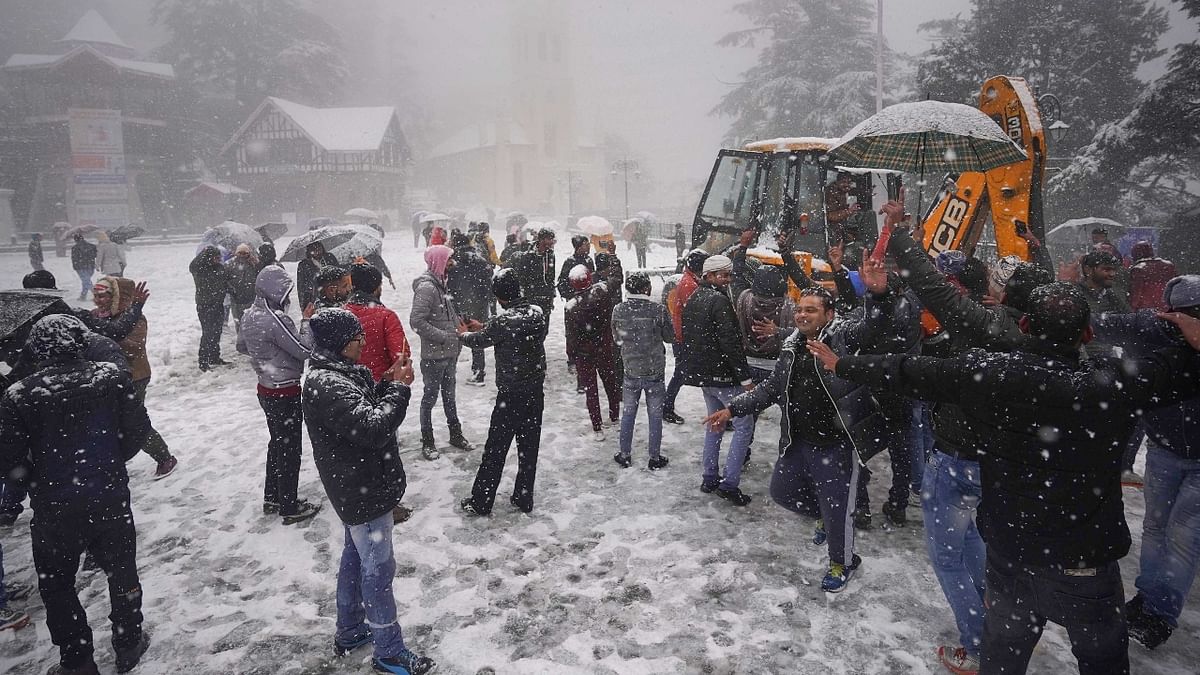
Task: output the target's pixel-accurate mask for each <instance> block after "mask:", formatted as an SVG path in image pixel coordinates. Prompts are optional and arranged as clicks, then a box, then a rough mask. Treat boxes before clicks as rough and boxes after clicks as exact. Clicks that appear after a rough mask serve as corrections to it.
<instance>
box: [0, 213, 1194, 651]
mask: <svg viewBox="0 0 1200 675" xmlns="http://www.w3.org/2000/svg"><path fill="white" fill-rule="evenodd" d="M406 239H408V237H407V236H393V237H388V238H387V239H386V240H385V258H386V260H387V262H388V263H389V265H390V266H391V269H392V271H393V273H394V274H395V276H396V279H395V280H396V286H397V288H398V290H391V289H390V288H389V287H387V286H386V285H385V288H384V294H383V299H384V301H385V302H386V303H387V304H388V305H389V306H391V307H392V308H394V309H396V310H397V312H398V313H399V315H400V317H401V320H402V321H403V323H404V324H405V326H406V328H407V326H408V309H409V303H410V300H411V296H412V292H411V281H412V279H413V278H414V277H415V276H416V275H417V274H418V273H420V272H421V271H422V265H421V263H420V256H419V254H418V252H416V251H415V250H414V249H412V248H409V247H408V245H407V241H402V240H406ZM621 248H622V249H624V248H625V247H624V245H622V246H621ZM47 249H48V255H49V256H51V257H49V258H48V261H47V263H48V268H49V269H50V270H51V271H52V272H54V274H55V275H56V276H57V277H58V279H59V283H60V286H61V287H63V288H66V289H68V291H69V292H68V294H67V296H68V298H71V299H72V302H74V300H73V298H75V297H76V296H77V295H78V290H79V289H78V279H77V278H76V277H75V276H74V274H73V273H72V272H71V270H70V263H69V259H67V258H54V257H52V256H53V252H52V248H51V247H49V246H48V247H47ZM281 250H282V248H281ZM191 253H192V247H191V246H189V245H176V246H169V247H157V246H153V247H151V246H143V247H135V248H133V249H132V250H131V251H130V253H129V268H128V273H129V275H130V276H131V277H133V278H135V279H145V280H148V281H149V283H150V288H151V292H152V297H151V299H150V302H149V304H148V306H147V312H146V313H147V316H148V318H149V321H150V342H149V353H150V359H151V364H152V366H153V368H154V379H153V381H152V383H151V385H150V389H149V393H148V396H147V405H148V408H149V410H150V414H151V418H152V419H153V421H154V424H155V426H156V427H157V428H158V430H159V431H160V432H161V433H162V435H163V437H164V438H165V439H166V440H167V442H168V443H169V444H170V446H171V451H172V452H173V453H174V454H175V455H177V456H178V458H179V461H180V466H179V469H178V470H177V472H176V473H175V474H174V475H172V476H170V477H168V478H167V479H165V480H163V481H159V482H152V481H151V480H150V476H151V474H152V472H153V469H154V466H153V462H151V461H150V459H149V458H148V457H145V456H139V457H137V458H135V459H134V460H133V461H132V462H131V467H130V471H131V480H130V482H131V485H130V487H131V490H132V492H133V495H134V505H133V508H134V514H135V518H136V521H137V528H138V558H139V564H140V571H141V575H142V582H143V586H144V590H145V606H144V612H145V616H146V626H147V628H148V630H149V631H150V633H151V634H152V636H153V644H152V645H151V647H150V651H149V652H148V653H147V654H146V656H145V657H144V659H143V662H142V665H141V666H139V668H138V669H137V670H136V671H135V672H136V673H141V674H143V675H150V674H153V673H164V674H165V673H260V674H264V675H265V674H268V673H311V674H316V673H361V672H366V671H367V670H368V669H369V665H368V664H367V662H366V659H367V658H368V657H369V654H370V649H367V648H364V649H361V650H359V651H357V652H355V653H354V654H353V655H351V656H350V657H347V658H344V659H341V660H334V659H333V658H332V656H331V652H330V644H331V640H332V635H333V629H334V615H335V608H334V586H335V574H336V570H337V558H338V555H339V553H340V550H341V541H342V532H341V526H340V524H339V523H338V522H337V519H336V517H335V515H334V513H333V511H332V509H331V508H329V506H328V505H327V504H326V506H325V508H324V509H323V511H322V512H321V514H320V515H319V516H318V517H317V518H316V519H315V520H313V521H310V522H308V523H307V524H304V525H301V526H292V527H286V526H283V525H281V524H280V523H279V520H278V518H277V517H265V516H263V515H262V512H261V503H262V483H263V465H264V460H265V448H266V442H267V429H266V425H265V423H264V419H263V414H262V410H261V409H260V408H259V405H258V402H257V400H256V398H255V389H254V384H255V378H254V375H253V373H252V371H251V369H250V366H249V363H248V362H247V360H246V359H245V357H242V356H240V355H237V354H236V352H235V351H234V349H233V335H232V326H231V325H230V326H229V327H227V331H226V335H225V337H224V339H223V341H222V352H223V356H224V357H225V358H226V359H229V360H232V361H235V362H236V364H237V367H235V368H229V369H218V370H217V371H216V372H213V373H201V372H199V371H198V370H197V368H196V347H197V344H198V340H199V334H200V331H199V325H198V323H197V320H196V315H195V312H194V306H193V302H192V292H193V287H192V280H191V277H190V276H189V275H188V273H187V264H188V261H189V260H190V257H191ZM568 253H569V251H568V250H567V245H566V242H565V241H563V242H560V244H559V248H558V251H557V254H558V259H559V261H561V260H562V259H563V258H564V257H565V256H566V255H567V254H568ZM620 254H621V256H622V258H623V259H624V260H625V263H626V264H627V265H632V263H633V261H634V256H633V252H632V251H625V250H622V251H621V252H620ZM673 254H674V251H673V249H672V250H669V251H668V250H667V249H664V248H659V247H656V248H654V249H653V250H652V251H651V253H650V261H651V263H652V264H653V263H659V264H668V263H669V262H670V261H671V258H672V257H673ZM287 267H288V269H289V272H291V273H293V274H294V271H295V266H294V265H288V266H287ZM26 271H28V264H27V261H26V258H25V256H24V255H23V254H3V255H0V287H3V288H11V287H16V286H19V285H20V278H21V276H22V275H23V274H24V273H25V272H26ZM657 286H658V284H657V282H656V288H657ZM550 325H551V329H550V337H549V340H548V343H547V354H548V356H549V361H550V364H549V377H548V378H547V384H546V389H547V391H546V394H547V395H546V413H545V427H544V431H543V435H542V449H541V454H540V463H539V472H538V480H537V491H536V494H535V510H534V512H533V514H532V515H528V516H527V515H523V514H521V513H519V512H517V511H516V510H515V509H512V508H510V507H509V506H508V504H507V500H506V499H505V497H506V495H507V492H506V491H507V490H511V485H512V483H511V481H512V475H513V473H514V471H515V461H516V460H515V454H516V453H515V451H514V452H512V453H510V460H509V461H510V467H509V469H508V472H507V473H506V477H505V482H504V483H502V485H501V492H500V496H499V498H498V499H497V507H496V511H495V515H494V516H493V517H492V518H482V519H467V518H464V517H463V516H462V515H461V513H460V512H459V511H458V510H457V503H458V500H459V499H460V498H462V497H464V496H466V495H467V494H468V493H469V489H470V482H471V480H472V479H473V477H474V472H475V470H476V468H477V467H478V463H479V457H480V451H478V450H477V451H474V452H461V451H456V450H454V449H452V448H449V446H448V445H446V441H447V440H448V434H447V433H446V431H445V425H444V421H443V418H442V417H441V408H440V406H438V407H437V408H436V409H435V412H434V420H435V429H437V431H438V434H437V438H438V441H439V443H440V444H441V445H443V446H445V447H443V448H442V452H443V454H442V457H441V459H439V460H437V461H432V462H429V461H424V460H422V459H421V458H420V453H419V429H418V427H419V425H418V422H417V410H418V397H414V400H413V401H412V403H411V405H410V407H409V413H408V417H407V419H406V421H405V422H404V424H403V425H402V427H401V436H402V449H403V453H404V462H405V467H406V469H407V472H408V478H409V488H408V493H407V495H406V496H405V499H404V502H405V503H406V504H407V505H408V506H410V507H412V508H414V509H415V513H414V515H413V517H412V519H411V520H409V521H408V522H407V523H404V524H402V525H399V526H397V528H396V530H395V547H396V557H397V563H398V567H397V579H396V584H395V593H396V597H397V601H398V603H399V607H400V621H401V624H402V626H403V627H404V631H405V638H406V640H407V641H408V642H409V643H410V646H411V647H412V648H413V649H414V650H416V651H419V652H424V653H426V654H428V655H429V656H431V657H432V658H434V659H435V660H436V661H437V662H438V663H439V664H440V669H439V671H438V672H439V673H446V674H449V675H459V674H472V673H521V674H529V673H554V674H563V673H620V674H621V675H631V674H637V673H789V674H791V673H831V674H833V673H856V674H857V673H870V674H878V675H891V674H894V673H940V672H944V671H943V670H942V668H941V666H940V665H938V663H937V657H936V655H935V653H934V650H935V648H936V646H937V645H938V644H954V643H955V641H956V640H957V632H956V631H955V628H954V621H953V616H952V614H951V612H950V610H949V608H948V607H947V605H946V601H945V599H944V598H943V596H942V593H941V591H940V590H939V588H938V585H937V582H936V579H935V578H934V575H933V572H932V570H931V568H930V566H929V563H928V562H927V556H926V552H925V539H924V534H923V532H922V531H921V529H920V526H919V524H914V522H913V520H912V519H913V518H914V517H915V518H916V519H918V520H919V511H918V510H917V509H910V510H909V516H910V523H909V525H908V526H907V527H905V528H901V529H898V530H893V531H884V530H883V529H882V528H881V526H880V525H879V523H880V522H881V521H882V517H881V516H880V515H879V514H878V509H879V505H880V504H881V503H882V501H883V498H884V496H885V492H886V491H885V486H886V484H887V482H888V481H889V479H890V476H889V474H888V471H887V469H886V468H885V464H886V462H885V461H882V460H883V459H884V458H877V459H876V461H875V463H874V464H873V468H876V469H877V470H876V477H875V480H874V482H873V484H872V489H871V495H872V503H873V506H874V507H875V510H876V517H875V520H876V529H875V530H873V531H870V532H866V533H861V534H860V535H859V538H858V542H859V544H858V545H859V552H860V553H861V555H862V557H863V560H864V564H863V567H862V569H861V571H860V572H859V574H858V575H856V576H855V578H854V580H853V581H852V583H851V585H850V587H849V589H848V590H847V592H846V593H844V594H842V595H840V596H829V597H826V596H825V594H823V593H822V592H821V591H820V590H819V583H820V579H821V576H822V575H823V574H824V571H825V565H826V559H825V552H824V549H823V548H822V547H814V546H813V545H812V544H811V543H810V537H811V531H812V522H811V521H808V520H806V519H803V518H801V517H798V516H795V515H793V514H791V513H790V512H788V511H785V510H784V509H782V508H780V507H778V506H776V505H775V504H773V503H772V502H771V500H770V498H769V496H768V494H767V485H768V482H769V479H770V474H771V469H772V464H773V460H774V458H775V456H776V442H777V440H778V435H777V433H778V432H777V429H778V426H777V425H778V414H779V413H778V411H777V410H772V411H770V412H768V413H767V414H766V415H765V416H764V419H762V420H761V421H760V423H759V426H758V434H757V436H756V439H755V443H754V448H753V458H752V460H751V463H750V466H749V468H748V470H747V472H746V473H745V476H744V479H743V481H742V489H743V490H744V491H745V492H746V493H748V494H750V495H752V496H753V497H754V502H753V504H751V505H750V506H749V507H748V508H744V509H739V508H736V507H734V506H731V505H730V504H729V503H727V502H724V501H722V500H720V499H719V498H717V497H716V496H715V495H708V494H702V493H701V492H700V491H699V490H698V489H697V488H698V486H699V483H700V466H699V462H700V460H699V456H700V446H701V443H702V438H703V431H702V428H701V426H700V423H699V420H700V419H701V418H702V417H703V415H702V411H703V403H702V401H701V399H700V396H699V393H698V392H697V391H696V390H694V389H690V388H685V389H684V392H683V394H682V396H681V399H680V403H679V406H678V410H679V412H680V414H682V415H684V416H685V417H686V418H687V419H688V423H687V424H686V425H683V426H672V425H666V429H665V436H664V443H663V448H664V454H666V455H667V456H669V457H670V458H671V465H670V467H669V468H667V469H666V470H663V471H658V472H653V473H652V472H649V471H646V470H645V461H646V452H645V450H644V449H642V448H644V443H645V437H646V424H645V421H644V417H643V419H642V420H640V421H639V426H638V429H637V435H636V438H635V453H634V461H635V464H634V468H632V469H625V470H622V469H620V468H618V467H617V466H616V465H615V464H614V463H613V461H612V459H611V456H612V454H613V452H614V451H615V450H616V444H617V441H616V433H615V429H614V430H612V431H611V432H610V433H609V440H608V441H606V442H605V443H603V444H597V443H594V442H593V441H592V439H591V438H590V435H591V428H590V425H589V423H588V421H587V414H586V411H585V409H584V403H583V397H582V396H580V395H577V394H576V393H575V388H574V382H573V379H572V378H570V377H568V375H567V369H566V362H565V356H564V352H563V328H562V317H561V302H560V303H559V307H558V308H556V311H555V315H554V316H553V317H552V319H551V324H550ZM410 339H413V340H414V343H415V342H416V338H415V336H413V335H411V334H410ZM487 359H488V363H489V375H488V386H487V387H486V388H483V389H479V388H474V387H469V386H466V385H465V384H464V381H465V379H466V378H467V377H468V376H469V374H470V370H469V354H468V353H466V352H464V354H463V355H462V356H461V357H460V360H459V373H458V379H459V386H458V403H459V410H460V415H461V416H462V419H463V422H464V425H465V433H466V435H467V437H468V438H470V439H471V440H472V441H473V442H474V443H475V444H476V445H477V446H479V447H482V446H483V442H484V439H485V437H486V434H487V428H486V425H487V421H488V418H489V415H490V413H491V407H492V402H493V398H494V394H495V389H494V386H493V385H492V375H491V372H490V371H491V364H492V363H493V357H492V354H491V353H490V350H489V353H488V356H487ZM417 376H418V378H419V377H420V374H419V372H418V375H417ZM419 386H420V380H419V379H418V380H417V382H416V383H414V390H418V391H419V389H418V388H419ZM1140 468H1141V467H1140V464H1139V470H1140ZM300 493H301V497H305V498H309V499H313V500H317V501H321V502H324V501H325V497H324V493H323V491H322V489H321V485H320V481H319V479H318V477H317V473H316V470H315V468H314V467H313V465H312V460H311V452H310V450H309V449H308V447H307V443H306V449H305V460H304V466H303V470H302V473H301V484H300ZM1125 494H1126V497H1127V500H1126V501H1127V510H1128V512H1129V520H1130V524H1131V526H1132V527H1133V529H1134V541H1135V546H1134V554H1136V552H1137V550H1138V545H1139V543H1140V529H1141V520H1142V508H1143V505H1142V499H1141V494H1140V492H1138V491H1135V490H1127V491H1126V493H1125ZM29 518H30V514H29V512H28V511H26V512H25V513H23V514H22V516H21V518H20V519H19V520H18V521H17V525H16V526H15V527H14V528H13V529H12V530H11V531H9V532H7V533H3V534H0V545H3V547H4V561H5V564H6V568H7V570H6V571H7V573H8V575H9V577H8V578H9V579H10V580H14V581H25V582H33V581H34V572H33V568H32V563H31V559H30V546H29ZM1122 568H1123V571H1124V577H1125V581H1126V589H1127V593H1128V591H1129V590H1131V589H1132V588H1133V579H1134V577H1135V576H1136V572H1137V558H1136V555H1131V556H1130V557H1128V558H1126V559H1125V560H1123V561H1122ZM80 589H81V598H82V599H83V602H84V605H85V607H87V609H88V615H89V620H90V622H91V625H92V628H93V630H94V632H95V636H96V660H97V663H98V665H99V666H100V669H101V671H102V672H112V671H113V655H112V649H111V646H110V644H109V641H108V632H109V623H108V619H107V615H108V597H107V587H106V585H105V582H104V578H103V574H102V573H95V574H91V575H90V576H82V577H81V581H80ZM17 606H20V604H19V603H18V605H17ZM25 606H26V607H27V608H28V609H29V611H30V613H31V614H32V615H33V621H34V624H33V625H32V626H30V627H28V628H25V629H23V630H21V631H17V632H13V631H3V632H0V672H3V673H22V674H24V673H42V672H45V670H46V669H47V668H48V667H49V666H50V665H52V664H53V663H55V662H56V661H57V650H56V649H55V648H54V647H53V645H51V643H50V638H49V635H48V633H47V631H46V626H45V613H44V610H43V608H42V606H41V601H40V599H38V596H37V594H36V593H35V594H34V595H33V596H32V597H31V598H30V599H29V600H28V601H26V605H25ZM1180 625H1181V627H1180V629H1179V630H1177V631H1176V633H1175V635H1174V637H1172V639H1171V640H1170V641H1169V642H1168V643H1167V644H1166V645H1165V646H1164V647H1162V648H1160V649H1159V650H1158V651H1157V652H1155V653H1153V654H1151V653H1149V652H1147V651H1145V650H1144V649H1142V648H1141V647H1139V646H1136V645H1133V646H1131V648H1130V652H1131V657H1132V661H1133V670H1134V672H1137V673H1158V674H1162V675H1167V674H1176V673H1186V672H1195V665H1196V664H1197V663H1200V639H1198V638H1200V593H1197V592H1193V594H1192V598H1191V602H1190V605H1189V608H1188V610H1187V611H1185V613H1184V616H1183V617H1182V619H1181V621H1180ZM1188 663H1191V664H1192V665H1191V666H1188V665H1187V664H1188ZM1030 672H1031V673H1042V674H1049V673H1054V674H1056V675H1057V674H1058V673H1065V672H1075V666H1074V659H1073V657H1071V655H1070V647H1069V643H1068V641H1067V638H1066V635H1065V633H1064V632H1063V631H1062V630H1061V629H1059V628H1057V627H1049V628H1048V630H1047V633H1046V636H1045V637H1044V638H1043V639H1042V641H1041V643H1040V645H1039V647H1038V650H1037V653H1036V654H1035V655H1034V657H1033V663H1032V667H1031V669H1030Z"/></svg>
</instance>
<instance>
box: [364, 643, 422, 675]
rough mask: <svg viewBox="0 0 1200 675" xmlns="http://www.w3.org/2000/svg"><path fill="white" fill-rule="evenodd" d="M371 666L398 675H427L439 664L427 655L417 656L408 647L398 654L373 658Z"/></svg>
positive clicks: (382, 671)
mask: <svg viewBox="0 0 1200 675" xmlns="http://www.w3.org/2000/svg"><path fill="white" fill-rule="evenodd" d="M371 666H372V667H373V668H374V669H375V672H377V673H396V674H397V675H426V674H427V673H432V672H433V670H434V669H435V668H437V664H436V663H434V662H433V659H431V658H429V657H426V656H417V655H416V654H414V653H412V652H410V651H409V650H407V649H404V650H402V651H401V652H400V653H399V654H397V655H396V656H393V657H390V658H386V659H381V658H378V657H376V658H374V659H372V660H371Z"/></svg>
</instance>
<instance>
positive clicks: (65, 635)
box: [0, 314, 150, 675]
mask: <svg viewBox="0 0 1200 675" xmlns="http://www.w3.org/2000/svg"><path fill="white" fill-rule="evenodd" d="M86 332H87V328H86V327H85V326H84V325H83V323H82V322H80V321H79V320H78V319H75V318H74V317H71V316H67V315H64V314H56V315H52V316H48V317H45V318H43V319H40V320H39V321H38V322H37V323H36V324H34V326H33V328H32V329H31V330H30V331H29V342H28V348H29V350H30V352H31V353H32V354H33V355H34V357H35V358H36V360H37V363H38V371H37V372H36V373H34V374H33V375H30V376H29V377H26V378H25V379H23V380H21V381H20V382H18V383H16V384H14V385H12V386H11V387H9V388H8V389H7V390H6V392H5V394H4V398H3V399H2V400H0V475H6V476H7V475H10V474H11V472H13V471H14V470H17V471H21V472H22V473H24V472H26V471H27V472H28V477H29V479H30V480H29V484H30V492H31V495H32V505H33V511H34V516H33V522H32V524H31V525H30V532H31V534H32V538H33V562H34V567H35V568H36V570H37V573H38V588H39V590H40V591H41V595H42V601H43V602H44V603H45V605H46V624H47V627H48V628H49V629H50V638H51V640H53V642H54V644H55V645H57V646H58V648H59V659H60V662H59V665H58V666H56V667H55V668H52V669H51V670H50V672H51V673H59V674H64V675H65V674H69V673H96V672H97V671H96V666H95V663H94V662H93V661H92V651H93V650H92V631H91V628H90V627H89V626H88V623H87V612H86V611H85V610H84V608H83V607H82V605H80V603H79V597H78V596H77V595H76V593H75V573H76V571H77V570H78V568H79V558H80V556H82V555H83V553H84V551H89V552H91V553H92V554H93V555H94V556H95V557H96V560H97V562H98V563H99V565H100V567H101V568H103V569H104V571H105V573H106V574H107V575H108V590H109V599H110V601H111V603H112V612H111V614H110V615H109V616H110V618H111V620H112V633H113V649H114V651H115V652H116V657H117V672H119V673H124V672H128V671H129V670H132V669H133V667H134V666H136V665H137V663H138V661H139V660H140V659H141V657H142V654H143V653H145V651H146V649H147V647H149V645H150V636H149V634H147V633H145V632H143V631H142V589H141V584H140V582H139V580H138V573H137V560H136V553H135V544H136V540H137V534H136V532H135V530H134V524H133V514H132V512H131V511H130V509H129V501H130V496H129V476H128V474H126V473H125V462H127V461H129V459H130V458H132V457H133V456H134V455H135V454H137V452H138V450H139V449H140V448H141V446H142V442H143V441H144V440H145V437H146V433H147V430H148V429H149V428H150V419H149V417H147V415H146V409H145V407H144V406H143V405H142V403H141V399H139V398H137V397H136V396H134V395H133V383H132V382H131V381H130V379H129V375H127V374H125V373H123V372H121V370H120V369H118V368H117V367H116V366H114V365H112V364H108V363H96V362H92V361H87V360H84V358H83V357H82V351H83V349H84V336H85V334H86Z"/></svg>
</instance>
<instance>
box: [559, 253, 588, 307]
mask: <svg viewBox="0 0 1200 675" xmlns="http://www.w3.org/2000/svg"><path fill="white" fill-rule="evenodd" d="M576 265H583V266H584V267H586V268H588V272H591V273H592V274H595V273H596V264H595V263H594V262H592V257H591V256H588V255H572V256H570V257H569V258H567V259H566V260H564V261H563V264H562V268H561V269H559V270H558V284H557V285H556V288H557V289H558V297H560V298H562V299H563V300H570V299H571V298H573V297H575V289H574V288H571V270H573V269H575V266H576Z"/></svg>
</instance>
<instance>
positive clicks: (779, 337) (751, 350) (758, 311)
mask: <svg viewBox="0 0 1200 675" xmlns="http://www.w3.org/2000/svg"><path fill="white" fill-rule="evenodd" d="M793 314H794V309H793V307H792V303H791V301H790V300H788V299H787V298H786V297H781V298H771V297H766V296H762V295H757V294H755V292H754V289H753V288H747V289H746V290H744V291H742V294H741V295H739V296H738V301H737V317H738V323H739V325H740V327H741V330H742V348H743V349H744V350H746V362H747V363H749V364H750V365H752V366H754V367H756V368H762V369H764V370H770V369H772V368H774V367H775V359H776V358H778V356H779V350H780V348H781V347H782V346H783V341H784V339H785V338H786V337H787V336H788V335H789V334H791V332H792V329H794V328H795V317H794V316H793ZM755 321H771V322H774V323H775V325H776V326H779V330H778V331H777V332H776V333H775V334H774V335H767V336H758V335H755V334H754V331H753V330H752V329H753V327H754V322H755Z"/></svg>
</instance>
